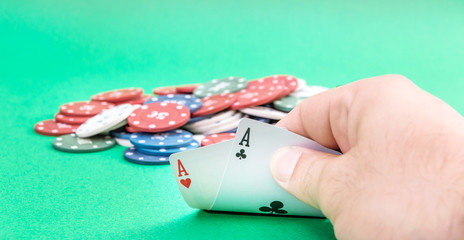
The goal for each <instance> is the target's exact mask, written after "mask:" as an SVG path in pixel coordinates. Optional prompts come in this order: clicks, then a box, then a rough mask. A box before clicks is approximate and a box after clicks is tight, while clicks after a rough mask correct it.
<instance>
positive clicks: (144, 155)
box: [34, 75, 327, 165]
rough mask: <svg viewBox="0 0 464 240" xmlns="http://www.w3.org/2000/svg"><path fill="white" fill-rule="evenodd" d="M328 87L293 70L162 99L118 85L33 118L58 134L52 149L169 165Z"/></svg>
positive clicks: (168, 93) (188, 88) (162, 93)
mask: <svg viewBox="0 0 464 240" xmlns="http://www.w3.org/2000/svg"><path fill="white" fill-rule="evenodd" d="M325 90H327V88H325V87H320V86H308V85H306V81H305V80H303V79H299V78H296V77H294V76H291V75H272V76H267V77H263V78H259V79H256V80H253V81H250V82H248V81H247V80H245V79H244V78H239V77H228V78H222V79H213V80H211V81H209V82H207V83H204V84H188V85H180V86H167V87H156V88H154V89H153V93H154V94H156V95H157V96H152V95H148V94H145V95H144V94H143V89H142V88H127V89H117V90H112V91H107V92H102V93H98V94H95V95H93V96H91V101H79V102H70V103H66V104H63V105H61V106H60V107H59V112H58V113H56V114H55V119H54V120H53V119H50V120H45V121H41V122H38V123H36V124H35V125H34V131H35V132H37V133H38V134H42V135H48V136H57V138H56V139H55V140H54V141H53V148H55V149H57V150H59V151H64V152H77V153H79V152H95V151H101V150H105V149H109V148H111V147H113V146H114V145H115V144H118V145H121V146H124V147H129V148H128V149H126V150H125V151H124V159H126V160H127V161H129V162H132V163H137V164H144V165H156V164H169V157H168V156H169V155H171V154H173V153H176V152H181V151H186V150H189V149H194V148H197V147H201V146H208V145H211V144H215V143H219V142H222V141H227V140H230V139H233V138H234V136H235V132H236V131H237V128H238V125H239V122H240V121H241V119H243V118H251V119H254V120H257V121H261V122H264V123H267V124H275V123H276V122H278V120H280V119H282V118H283V117H284V116H286V114H287V112H289V111H291V110H292V109H293V108H295V107H296V106H297V105H298V104H299V103H300V102H301V101H303V100H304V99H306V98H308V97H310V96H313V95H315V94H318V93H320V92H322V91H325ZM180 128H182V129H180ZM106 135H110V136H106ZM200 143H201V144H200ZM211 154H214V153H211Z"/></svg>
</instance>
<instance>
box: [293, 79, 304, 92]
mask: <svg viewBox="0 0 464 240" xmlns="http://www.w3.org/2000/svg"><path fill="white" fill-rule="evenodd" d="M297 81H298V87H296V89H295V91H300V90H302V89H303V88H304V87H305V86H306V80H304V79H301V78H298V79H297ZM295 91H294V92H295Z"/></svg>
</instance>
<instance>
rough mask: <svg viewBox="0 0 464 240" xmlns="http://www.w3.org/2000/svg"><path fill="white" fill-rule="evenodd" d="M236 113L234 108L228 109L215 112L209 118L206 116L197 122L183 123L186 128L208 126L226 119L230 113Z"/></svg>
mask: <svg viewBox="0 0 464 240" xmlns="http://www.w3.org/2000/svg"><path fill="white" fill-rule="evenodd" d="M235 113H236V111H235V110H229V111H225V112H220V113H217V114H215V115H213V116H212V117H211V118H208V119H205V120H200V121H198V122H194V123H191V124H187V125H185V127H187V128H197V127H201V126H209V125H211V124H213V123H215V122H217V121H221V120H223V119H226V118H228V117H231V116H232V115H234V114H235Z"/></svg>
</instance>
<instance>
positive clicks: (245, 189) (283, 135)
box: [211, 119, 340, 217]
mask: <svg viewBox="0 0 464 240" xmlns="http://www.w3.org/2000/svg"><path fill="white" fill-rule="evenodd" d="M233 141H234V142H233V144H232V145H231V151H230V156H229V160H228V164H227V166H226V169H225V172H224V175H223V179H222V183H221V186H220V189H219V191H218V194H217V197H216V200H215V202H214V204H213V206H212V207H211V210H218V211H232V212H248V213H261V214H276V215H301V216H316V217H322V216H323V215H322V213H321V212H320V211H319V210H317V209H314V208H312V207H310V206H308V205H306V204H305V203H303V202H301V201H300V200H298V199H297V198H295V197H293V196H292V195H290V194H289V193H287V192H286V191H285V190H283V189H282V188H281V187H280V186H279V185H278V184H277V183H276V182H275V180H274V179H273V177H272V175H271V172H270V161H271V158H272V155H273V153H274V152H275V151H276V150H277V149H279V148H280V147H284V146H301V147H306V148H311V149H314V150H318V151H323V152H328V153H332V154H340V153H339V152H337V151H334V150H331V149H328V148H325V147H323V146H321V145H320V144H318V143H316V142H314V141H312V140H310V139H308V138H305V137H303V136H300V135H298V134H295V133H292V132H290V131H288V130H286V129H283V128H278V127H275V126H273V125H269V124H266V123H262V122H259V121H255V120H251V119H243V120H241V121H240V124H239V127H238V129H237V133H236V137H235V139H234V140H233Z"/></svg>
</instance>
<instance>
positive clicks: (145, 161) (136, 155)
mask: <svg viewBox="0 0 464 240" xmlns="http://www.w3.org/2000/svg"><path fill="white" fill-rule="evenodd" d="M124 159H126V160H127V161H128V162H131V163H136V164H142V165H161V164H169V157H166V156H152V155H146V154H143V153H141V152H138V151H137V150H136V149H135V148H133V147H131V148H128V149H126V150H125V151H124Z"/></svg>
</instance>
